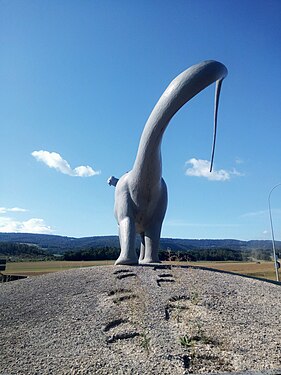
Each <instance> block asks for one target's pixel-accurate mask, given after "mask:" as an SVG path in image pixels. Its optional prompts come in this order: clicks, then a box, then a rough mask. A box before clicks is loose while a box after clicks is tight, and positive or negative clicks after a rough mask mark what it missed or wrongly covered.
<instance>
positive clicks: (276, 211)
mask: <svg viewBox="0 0 281 375" xmlns="http://www.w3.org/2000/svg"><path fill="white" fill-rule="evenodd" d="M271 213H272V215H273V216H275V215H278V216H279V215H280V214H281V209H279V208H272V209H271ZM262 216H269V210H268V209H266V210H260V211H254V212H246V213H245V214H243V215H241V217H246V218H247V217H262Z"/></svg>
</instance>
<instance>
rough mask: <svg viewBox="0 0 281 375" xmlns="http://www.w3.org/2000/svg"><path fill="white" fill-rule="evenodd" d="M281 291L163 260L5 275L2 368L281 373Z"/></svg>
mask: <svg viewBox="0 0 281 375" xmlns="http://www.w3.org/2000/svg"><path fill="white" fill-rule="evenodd" d="M280 292H281V285H277V284H271V283H267V282H264V281H262V280H255V279H248V278H245V277H241V276H237V275H232V274H227V273H219V272H215V271H214V270H207V269H198V268H196V269H195V268H190V267H170V268H169V267H162V266H155V267H154V266H151V267H141V266H96V267H90V268H81V269H75V270H69V271H63V272H57V273H53V274H48V275H43V276H38V277H34V278H27V279H24V280H18V281H13V282H10V283H4V284H0V301H1V309H0V328H1V330H0V332H1V335H0V374H1V375H16V374H19V375H20V374H24V375H29V374H32V375H33V374H34V375H35V374H40V375H44V374H101V375H103V374H135V375H137V374H175V375H177V374H192V373H193V374H199V373H202V374H203V373H222V372H230V373H235V372H244V371H253V372H254V371H264V373H265V372H266V371H267V373H274V374H277V373H278V369H281V335H280V332H279V329H280V327H281V314H280V311H281V298H280V297H281V294H280ZM276 371H277V372H276ZM280 373H281V370H280Z"/></svg>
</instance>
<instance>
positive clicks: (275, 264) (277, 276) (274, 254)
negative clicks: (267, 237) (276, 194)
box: [268, 183, 281, 281]
mask: <svg viewBox="0 0 281 375" xmlns="http://www.w3.org/2000/svg"><path fill="white" fill-rule="evenodd" d="M278 186H281V183H280V184H277V185H275V186H274V187H273V188H272V189H271V190H270V193H269V195H268V209H269V218H270V227H271V238H272V250H273V260H274V266H275V273H276V280H277V281H279V274H278V263H277V258H276V251H275V239H274V230H273V222H272V214H271V206H270V197H271V193H272V192H273V190H274V189H276V188H277V187H278Z"/></svg>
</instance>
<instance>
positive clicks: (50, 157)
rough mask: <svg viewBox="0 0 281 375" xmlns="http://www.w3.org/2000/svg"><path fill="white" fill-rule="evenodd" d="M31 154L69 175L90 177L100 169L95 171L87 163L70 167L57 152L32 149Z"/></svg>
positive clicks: (98, 172)
mask: <svg viewBox="0 0 281 375" xmlns="http://www.w3.org/2000/svg"><path fill="white" fill-rule="evenodd" d="M31 155H32V156H34V157H35V159H36V160H37V161H41V162H43V163H45V164H46V165H47V166H48V167H50V168H54V169H56V170H57V171H59V172H61V173H64V174H67V175H69V176H78V177H90V176H95V175H98V174H100V173H101V172H100V171H95V170H94V169H93V168H92V167H90V166H88V165H87V166H84V165H81V166H79V167H76V168H74V169H72V168H71V167H70V165H69V164H68V162H67V161H66V160H64V159H63V158H62V157H61V156H60V154H58V153H57V152H49V151H43V150H40V151H33V152H32V153H31Z"/></svg>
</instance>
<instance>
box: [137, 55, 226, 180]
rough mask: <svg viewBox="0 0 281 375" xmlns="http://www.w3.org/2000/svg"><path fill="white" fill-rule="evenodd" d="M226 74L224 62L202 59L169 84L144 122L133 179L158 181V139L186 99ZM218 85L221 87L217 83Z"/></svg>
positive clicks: (160, 167)
mask: <svg viewBox="0 0 281 375" xmlns="http://www.w3.org/2000/svg"><path fill="white" fill-rule="evenodd" d="M226 75H227V69H226V67H225V66H224V65H223V64H221V63H219V62H217V61H204V62H202V63H199V64H197V65H194V66H192V67H190V68H189V69H187V70H185V71H184V72H183V73H181V74H180V75H179V76H177V77H176V78H175V79H174V80H173V81H172V82H171V83H170V85H169V86H168V87H167V89H166V90H165V92H164V93H163V95H162V96H161V97H160V99H159V101H158V103H157V104H156V105H155V107H154V109H153V111H152V112H151V115H150V116H149V118H148V120H147V122H146V124H145V127H144V130H143V133H142V136H141V139H140V144H139V148H138V152H137V156H136V160H135V163H134V166H133V170H132V173H133V174H134V177H135V178H137V179H138V180H139V181H144V182H145V183H147V184H150V183H151V184H154V183H157V181H160V179H161V177H162V162H161V142H162V137H163V134H164V132H165V130H166V128H167V126H168V124H169V121H170V120H171V118H172V117H173V116H174V114H175V113H176V112H177V111H178V110H179V109H180V108H181V107H182V106H183V105H184V104H185V103H186V102H188V101H189V100H190V99H191V98H193V97H194V96H195V95H196V94H198V93H199V92H200V91H202V90H203V89H204V88H206V87H207V86H209V85H210V84H212V83H213V82H215V81H220V82H221V81H222V80H223V78H224V77H225V76H226ZM218 86H219V88H220V84H219V85H218ZM219 92H220V89H218V90H217V94H216V104H215V106H216V108H215V123H216V113H217V106H218V97H217V96H219ZM215 127H216V126H215Z"/></svg>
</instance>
